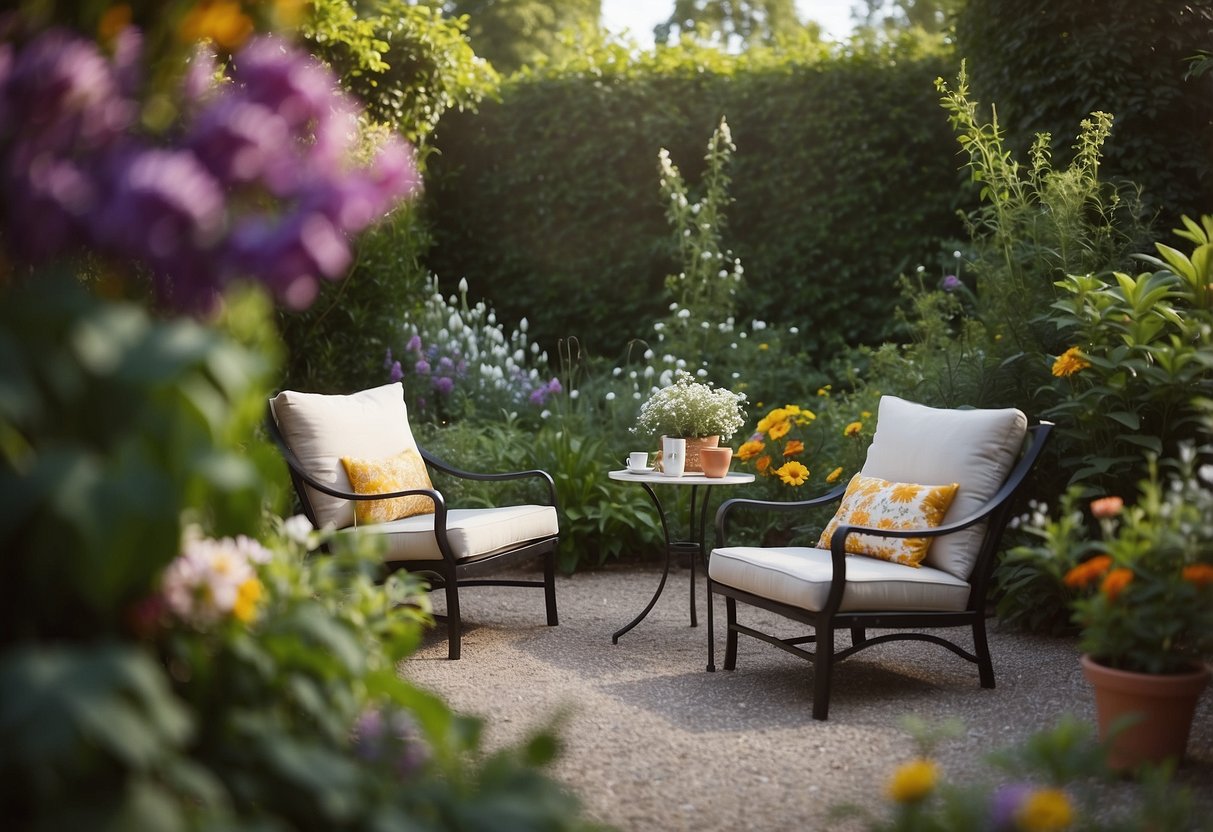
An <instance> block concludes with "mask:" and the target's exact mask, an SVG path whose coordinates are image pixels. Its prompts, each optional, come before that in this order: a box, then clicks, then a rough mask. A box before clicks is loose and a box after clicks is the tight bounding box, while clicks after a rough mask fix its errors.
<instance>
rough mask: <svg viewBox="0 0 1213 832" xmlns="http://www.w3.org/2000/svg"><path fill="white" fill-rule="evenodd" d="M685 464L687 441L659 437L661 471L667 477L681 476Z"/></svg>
mask: <svg viewBox="0 0 1213 832" xmlns="http://www.w3.org/2000/svg"><path fill="white" fill-rule="evenodd" d="M686 465H687V441H686V440H685V439H673V438H670V437H668V436H663V437H662V438H661V473H663V474H665V475H666V476H667V477H681V476H682V474H683V471H685V470H686Z"/></svg>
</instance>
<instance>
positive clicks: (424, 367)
mask: <svg viewBox="0 0 1213 832" xmlns="http://www.w3.org/2000/svg"><path fill="white" fill-rule="evenodd" d="M413 372H415V373H417V375H419V376H428V375H429V374H430V362H428V361H426V360H425V359H424V358H420V359H418V360H417V363H416V364H414V365H413Z"/></svg>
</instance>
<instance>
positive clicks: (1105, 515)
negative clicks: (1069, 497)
mask: <svg viewBox="0 0 1213 832" xmlns="http://www.w3.org/2000/svg"><path fill="white" fill-rule="evenodd" d="M1124 508H1125V501H1124V500H1122V499H1121V498H1120V497H1100V498H1099V499H1098V500H1092V501H1091V516H1092V517H1094V518H1095V519H1096V520H1107V519H1109V518H1111V517H1115V516H1116V515H1118V514H1120V513H1121V512H1122V511H1124Z"/></svg>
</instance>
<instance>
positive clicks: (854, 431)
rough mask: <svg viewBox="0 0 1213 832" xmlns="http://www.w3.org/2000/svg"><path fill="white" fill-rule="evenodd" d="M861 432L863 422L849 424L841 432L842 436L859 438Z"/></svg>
mask: <svg viewBox="0 0 1213 832" xmlns="http://www.w3.org/2000/svg"><path fill="white" fill-rule="evenodd" d="M861 430H863V422H851V424H849V425H847V426H846V427H845V428H843V430H842V434H843V436H859V432H860V431H861Z"/></svg>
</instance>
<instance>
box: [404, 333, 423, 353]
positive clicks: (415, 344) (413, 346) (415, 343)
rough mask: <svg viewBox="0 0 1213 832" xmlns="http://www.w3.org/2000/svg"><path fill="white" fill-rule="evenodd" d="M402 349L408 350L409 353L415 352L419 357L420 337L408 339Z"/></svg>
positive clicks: (415, 336)
mask: <svg viewBox="0 0 1213 832" xmlns="http://www.w3.org/2000/svg"><path fill="white" fill-rule="evenodd" d="M404 348H405V349H406V350H408V351H409V352H415V353H417V354H418V355H420V354H421V336H420V335H414V336H413V337H412V338H410V339H409V342H408V343H407V344H405V345H404Z"/></svg>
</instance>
